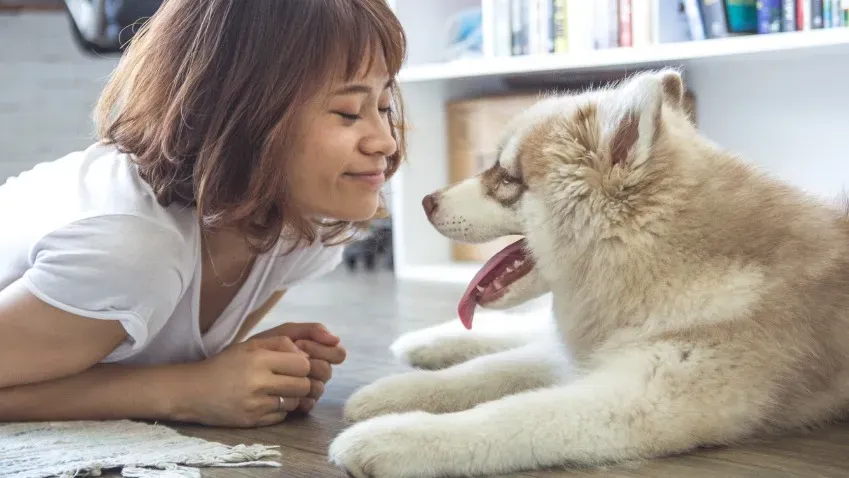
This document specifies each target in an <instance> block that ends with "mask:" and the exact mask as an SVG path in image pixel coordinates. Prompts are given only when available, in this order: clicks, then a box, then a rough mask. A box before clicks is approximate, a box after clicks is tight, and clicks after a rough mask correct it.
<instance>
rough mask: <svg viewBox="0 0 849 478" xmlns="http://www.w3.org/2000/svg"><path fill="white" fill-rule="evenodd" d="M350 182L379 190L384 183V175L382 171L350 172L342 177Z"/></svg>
mask: <svg viewBox="0 0 849 478" xmlns="http://www.w3.org/2000/svg"><path fill="white" fill-rule="evenodd" d="M342 177H343V178H345V179H348V180H350V181H356V182H359V183H363V184H367V185H369V186H371V187H373V188H380V187H381V186H383V183H385V182H386V174H384V172H383V171H382V170H376V171H362V172H350V173H345V174H343V175H342Z"/></svg>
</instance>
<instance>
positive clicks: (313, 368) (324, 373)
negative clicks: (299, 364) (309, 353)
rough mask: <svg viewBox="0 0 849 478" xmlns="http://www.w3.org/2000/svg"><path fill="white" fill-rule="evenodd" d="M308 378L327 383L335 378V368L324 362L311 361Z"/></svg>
mask: <svg viewBox="0 0 849 478" xmlns="http://www.w3.org/2000/svg"><path fill="white" fill-rule="evenodd" d="M307 376H308V377H309V378H314V379H318V380H321V381H322V382H327V381H328V380H330V378H331V377H332V376H333V367H331V366H330V364H329V363H327V362H325V361H324V360H318V359H310V373H309V375H307Z"/></svg>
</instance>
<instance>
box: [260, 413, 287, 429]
mask: <svg viewBox="0 0 849 478" xmlns="http://www.w3.org/2000/svg"><path fill="white" fill-rule="evenodd" d="M288 415H289V414H288V413H287V412H271V413H266V414H265V415H263V416H262V417H260V419H259V420H257V422H256V426H257V427H268V426H271V425H277V424H278V423H281V422H282V421H283V420H285V419H286V417H287V416H288Z"/></svg>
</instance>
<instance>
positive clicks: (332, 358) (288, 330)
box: [254, 323, 347, 413]
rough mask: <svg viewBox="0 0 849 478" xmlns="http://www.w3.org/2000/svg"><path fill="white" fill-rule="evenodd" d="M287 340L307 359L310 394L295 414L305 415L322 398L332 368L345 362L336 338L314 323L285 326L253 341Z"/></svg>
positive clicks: (344, 352)
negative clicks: (259, 339) (291, 341)
mask: <svg viewBox="0 0 849 478" xmlns="http://www.w3.org/2000/svg"><path fill="white" fill-rule="evenodd" d="M281 335H282V336H285V337H289V338H290V339H292V340H293V341H294V342H295V346H297V347H298V349H300V350H302V351H303V352H306V353H307V355H309V362H310V373H309V375H308V377H309V379H310V393H309V394H308V395H307V396H306V397H304V398H302V399H301V400H300V404H299V405H298V408H297V410H298V411H299V412H302V413H309V412H310V411H311V410H312V408H313V407H314V406H315V403H316V401H318V399H319V398H321V396H322V394H324V387H325V384H326V383H327V382H328V381H329V380H330V378H331V377H332V376H333V368H332V365H339V364H341V363H342V362H344V361H345V357H346V355H347V352H346V351H345V349H344V348H342V347H341V346H339V337H336V336H335V335H333V334H331V333H330V332H329V331H328V330H327V329H326V328H325V327H324V326H323V325H321V324H316V323H286V324H283V325H280V326H278V327H274V328H273V329H269V330H266V331H265V332H262V333H260V334H257V335H255V336H254V337H256V338H267V337H274V336H281Z"/></svg>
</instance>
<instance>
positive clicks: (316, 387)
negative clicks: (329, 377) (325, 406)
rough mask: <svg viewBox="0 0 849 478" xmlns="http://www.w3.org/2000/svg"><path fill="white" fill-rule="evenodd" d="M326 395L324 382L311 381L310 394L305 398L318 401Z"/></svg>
mask: <svg viewBox="0 0 849 478" xmlns="http://www.w3.org/2000/svg"><path fill="white" fill-rule="evenodd" d="M322 395H324V382H322V381H321V380H310V393H309V395H307V396H306V397H305V398H311V399H314V400H318V399H319V398H321V396H322Z"/></svg>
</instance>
